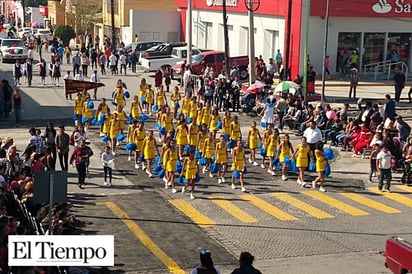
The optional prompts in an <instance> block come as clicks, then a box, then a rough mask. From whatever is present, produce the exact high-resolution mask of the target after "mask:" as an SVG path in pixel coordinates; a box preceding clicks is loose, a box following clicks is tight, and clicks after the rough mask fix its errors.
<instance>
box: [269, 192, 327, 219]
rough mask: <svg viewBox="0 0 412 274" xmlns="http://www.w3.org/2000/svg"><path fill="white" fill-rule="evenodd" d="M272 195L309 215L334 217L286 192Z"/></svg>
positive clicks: (320, 217)
mask: <svg viewBox="0 0 412 274" xmlns="http://www.w3.org/2000/svg"><path fill="white" fill-rule="evenodd" d="M272 196H274V197H275V198H277V199H279V200H281V201H283V202H286V203H288V204H290V205H292V206H294V207H296V208H299V209H300V210H302V211H304V212H306V213H308V214H309V215H312V216H313V217H316V218H319V219H325V218H334V217H333V216H332V215H330V214H329V213H327V212H326V211H323V210H321V209H319V208H316V207H314V206H311V205H310V204H308V203H305V202H302V201H301V200H298V199H296V198H295V197H293V196H292V195H289V194H287V193H272Z"/></svg>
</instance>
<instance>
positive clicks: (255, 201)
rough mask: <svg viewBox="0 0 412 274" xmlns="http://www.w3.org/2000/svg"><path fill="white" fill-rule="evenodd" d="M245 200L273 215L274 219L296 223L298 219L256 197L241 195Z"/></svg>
mask: <svg viewBox="0 0 412 274" xmlns="http://www.w3.org/2000/svg"><path fill="white" fill-rule="evenodd" d="M240 197H241V198H242V199H243V200H245V201H247V202H249V203H251V204H252V205H254V206H255V207H257V208H259V209H260V210H262V211H264V212H266V213H268V214H270V215H272V216H273V217H275V218H277V219H279V220H281V221H295V220H297V218H296V217H295V216H292V215H290V214H289V213H287V212H285V211H283V210H281V209H279V208H277V207H275V206H273V205H271V204H269V203H268V202H266V201H264V200H262V199H260V198H258V197H256V196H254V195H241V196H240Z"/></svg>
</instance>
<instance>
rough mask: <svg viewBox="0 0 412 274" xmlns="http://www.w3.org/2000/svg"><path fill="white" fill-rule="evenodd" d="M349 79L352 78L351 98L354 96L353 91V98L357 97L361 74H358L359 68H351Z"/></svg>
mask: <svg viewBox="0 0 412 274" xmlns="http://www.w3.org/2000/svg"><path fill="white" fill-rule="evenodd" d="M349 80H350V88H349V98H352V91H353V98H354V99H356V87H357V86H358V82H359V75H358V69H357V68H351V70H350V75H349Z"/></svg>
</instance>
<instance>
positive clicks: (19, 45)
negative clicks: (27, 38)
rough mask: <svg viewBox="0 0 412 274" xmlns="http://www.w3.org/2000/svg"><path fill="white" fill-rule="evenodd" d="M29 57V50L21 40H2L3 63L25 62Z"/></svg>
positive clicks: (0, 51)
mask: <svg viewBox="0 0 412 274" xmlns="http://www.w3.org/2000/svg"><path fill="white" fill-rule="evenodd" d="M27 56H28V55H27V48H26V46H25V45H24V43H23V41H22V40H21V39H7V38H4V39H1V41H0V59H1V62H2V63H5V62H7V61H10V60H11V61H15V60H20V62H24V61H25V60H26V59H27Z"/></svg>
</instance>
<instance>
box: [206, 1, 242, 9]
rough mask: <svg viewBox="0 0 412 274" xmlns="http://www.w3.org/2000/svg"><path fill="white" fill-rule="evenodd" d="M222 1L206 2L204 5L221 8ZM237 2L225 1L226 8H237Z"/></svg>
mask: <svg viewBox="0 0 412 274" xmlns="http://www.w3.org/2000/svg"><path fill="white" fill-rule="evenodd" d="M223 1H224V0H206V5H208V6H209V7H211V6H223ZM237 2H238V0H226V6H227V7H237Z"/></svg>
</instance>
